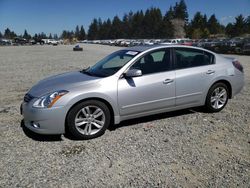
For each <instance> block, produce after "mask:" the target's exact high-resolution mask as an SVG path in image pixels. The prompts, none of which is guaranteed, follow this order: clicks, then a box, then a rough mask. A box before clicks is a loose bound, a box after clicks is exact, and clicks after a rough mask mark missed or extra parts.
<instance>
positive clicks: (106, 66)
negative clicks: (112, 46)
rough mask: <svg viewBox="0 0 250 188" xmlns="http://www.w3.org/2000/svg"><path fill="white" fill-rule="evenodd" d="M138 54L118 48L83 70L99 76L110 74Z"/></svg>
mask: <svg viewBox="0 0 250 188" xmlns="http://www.w3.org/2000/svg"><path fill="white" fill-rule="evenodd" d="M138 54H139V52H137V51H130V50H120V51H117V52H114V53H112V54H110V55H109V56H107V57H105V58H104V59H102V60H101V61H99V62H98V63H96V64H95V65H94V66H92V67H91V68H89V69H88V70H86V71H85V72H86V73H87V74H89V75H93V76H99V77H107V76H111V75H113V74H115V73H116V72H117V71H118V70H120V68H122V67H123V66H124V65H125V64H126V63H128V62H129V61H130V60H131V59H132V58H134V57H135V56H136V55H138Z"/></svg>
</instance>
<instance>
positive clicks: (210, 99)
mask: <svg viewBox="0 0 250 188" xmlns="http://www.w3.org/2000/svg"><path fill="white" fill-rule="evenodd" d="M228 97H229V92H228V88H227V86H226V85H225V84H224V83H216V84H214V85H213V86H212V87H211V88H210V89H209V91H208V94H207V98H206V104H205V107H206V109H207V110H208V111H209V112H219V111H221V110H222V109H223V108H224V107H225V106H226V104H227V101H228Z"/></svg>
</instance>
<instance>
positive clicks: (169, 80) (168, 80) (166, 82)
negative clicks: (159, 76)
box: [163, 79, 174, 84]
mask: <svg viewBox="0 0 250 188" xmlns="http://www.w3.org/2000/svg"><path fill="white" fill-rule="evenodd" d="M173 81H174V80H173V79H166V80H164V81H163V84H170V83H172V82H173Z"/></svg>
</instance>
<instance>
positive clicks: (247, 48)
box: [242, 38, 250, 54]
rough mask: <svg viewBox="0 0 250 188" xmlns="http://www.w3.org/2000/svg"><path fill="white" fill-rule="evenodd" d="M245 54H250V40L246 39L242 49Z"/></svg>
mask: <svg viewBox="0 0 250 188" xmlns="http://www.w3.org/2000/svg"><path fill="white" fill-rule="evenodd" d="M242 52H243V53H244V54H250V38H246V39H244V44H243V48H242Z"/></svg>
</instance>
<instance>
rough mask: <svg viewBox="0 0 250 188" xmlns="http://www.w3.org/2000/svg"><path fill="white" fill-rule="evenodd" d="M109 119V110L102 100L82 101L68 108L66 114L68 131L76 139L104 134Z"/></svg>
mask: <svg viewBox="0 0 250 188" xmlns="http://www.w3.org/2000/svg"><path fill="white" fill-rule="evenodd" d="M110 119H111V117H110V111H109V109H108V107H107V106H106V105H105V104H104V103H103V102H100V101H96V100H89V101H84V102H82V103H79V104H77V105H76V106H74V107H73V108H72V109H71V110H70V112H69V114H68V116H67V126H68V131H69V132H70V133H71V134H72V135H73V136H74V137H75V138H77V139H91V138H96V137H98V136H101V135H102V134H104V132H105V130H106V129H107V127H108V126H109V124H110Z"/></svg>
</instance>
